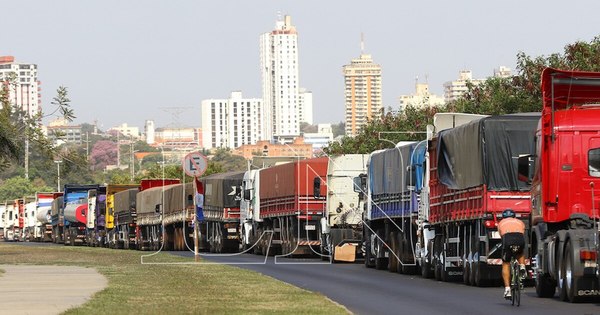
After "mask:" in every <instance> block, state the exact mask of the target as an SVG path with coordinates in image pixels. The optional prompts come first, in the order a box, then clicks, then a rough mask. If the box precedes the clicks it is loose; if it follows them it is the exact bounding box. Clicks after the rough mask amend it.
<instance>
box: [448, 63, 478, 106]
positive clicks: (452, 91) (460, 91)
mask: <svg viewBox="0 0 600 315" xmlns="http://www.w3.org/2000/svg"><path fill="white" fill-rule="evenodd" d="M484 81H485V80H481V79H473V73H471V70H461V71H460V72H459V73H458V80H454V81H448V82H446V83H444V101H445V102H446V103H448V102H451V101H455V100H457V99H459V98H460V97H461V96H463V95H464V94H465V93H466V92H467V90H468V88H467V82H470V83H471V84H473V85H478V84H481V83H482V82H484Z"/></svg>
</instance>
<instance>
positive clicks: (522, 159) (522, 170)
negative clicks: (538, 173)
mask: <svg viewBox="0 0 600 315" xmlns="http://www.w3.org/2000/svg"><path fill="white" fill-rule="evenodd" d="M531 157H532V155H531V154H523V155H519V158H518V159H517V172H518V176H517V178H518V179H519V181H522V182H525V183H528V184H530V183H531V179H532V178H533V176H532V169H533V167H532V165H531V164H532V159H531Z"/></svg>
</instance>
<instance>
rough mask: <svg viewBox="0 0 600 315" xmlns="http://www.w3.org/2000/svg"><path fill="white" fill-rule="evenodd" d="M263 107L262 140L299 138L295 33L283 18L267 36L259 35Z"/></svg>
mask: <svg viewBox="0 0 600 315" xmlns="http://www.w3.org/2000/svg"><path fill="white" fill-rule="evenodd" d="M260 67H261V72H262V89H263V101H264V106H263V108H262V113H263V114H262V116H263V117H264V122H265V124H264V126H263V132H262V137H263V140H273V139H275V140H276V141H279V140H280V139H283V138H289V137H295V136H298V135H300V120H301V117H300V103H299V101H300V100H299V89H300V88H299V87H300V84H299V83H300V82H299V77H298V33H297V32H296V28H295V27H294V26H293V25H292V19H291V17H290V16H289V15H286V16H285V17H284V19H283V20H279V21H277V22H276V24H275V29H274V30H273V31H271V32H270V33H264V34H262V35H261V36H260Z"/></svg>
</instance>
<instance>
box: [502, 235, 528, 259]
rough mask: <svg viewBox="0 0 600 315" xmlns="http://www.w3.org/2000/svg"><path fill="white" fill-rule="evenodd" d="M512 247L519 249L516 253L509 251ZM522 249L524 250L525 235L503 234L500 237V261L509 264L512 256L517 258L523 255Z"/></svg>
mask: <svg viewBox="0 0 600 315" xmlns="http://www.w3.org/2000/svg"><path fill="white" fill-rule="evenodd" d="M513 245H516V246H518V247H519V248H518V250H517V251H516V252H513V251H512V249H511V247H512V246H513ZM523 248H525V235H523V234H521V233H506V234H504V235H503V236H502V261H504V262H510V259H511V258H512V257H513V256H514V257H515V258H518V257H519V256H520V255H521V254H522V253H523Z"/></svg>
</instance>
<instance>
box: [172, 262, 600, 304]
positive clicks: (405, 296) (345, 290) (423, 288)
mask: <svg viewBox="0 0 600 315" xmlns="http://www.w3.org/2000/svg"><path fill="white" fill-rule="evenodd" d="M177 254H178V255H184V256H190V257H191V256H193V253H189V252H177ZM204 255H205V256H203V258H204V259H205V260H206V261H209V262H219V263H227V264H231V265H234V266H238V267H241V268H246V269H250V270H254V271H258V272H260V273H262V274H265V275H268V276H271V277H273V278H276V279H279V280H281V281H285V282H287V283H290V284H293V285H296V286H298V287H301V288H304V289H306V290H310V291H315V292H320V293H321V294H323V295H325V296H327V297H329V298H330V299H332V300H333V301H336V302H337V303H340V304H342V305H344V306H346V307H347V308H348V309H349V310H350V311H351V312H353V313H356V314H486V315H487V314H528V315H531V314H561V315H565V314H569V315H575V314H581V315H585V314H600V303H586V304H570V303H566V302H561V301H559V300H558V298H554V299H541V298H538V297H536V295H535V288H531V287H529V288H525V292H524V295H522V297H521V306H520V307H516V306H511V305H510V302H508V301H506V300H504V299H503V298H502V293H503V289H502V288H501V287H487V288H477V287H471V286H467V285H464V284H461V283H445V282H438V281H435V280H431V279H423V278H421V277H418V276H408V275H401V274H397V273H390V272H388V271H382V270H374V269H367V268H365V267H364V265H362V264H358V263H357V264H329V263H326V264H323V262H322V261H320V260H317V259H289V258H279V259H277V264H276V263H274V259H273V258H272V257H269V259H268V260H267V262H266V264H265V263H264V260H265V259H264V257H261V256H255V255H250V254H243V255H238V256H234V257H231V256H209V255H208V254H204Z"/></svg>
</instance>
